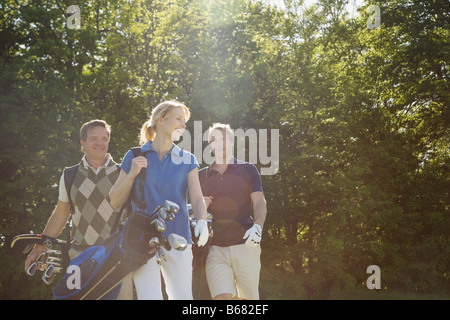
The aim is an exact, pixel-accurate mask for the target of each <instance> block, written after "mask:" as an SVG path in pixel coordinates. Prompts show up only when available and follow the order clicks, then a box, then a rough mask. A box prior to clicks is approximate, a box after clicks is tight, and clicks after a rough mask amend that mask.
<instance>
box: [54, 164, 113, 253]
mask: <svg viewBox="0 0 450 320" xmlns="http://www.w3.org/2000/svg"><path fill="white" fill-rule="evenodd" d="M107 161H108V164H107V165H105V166H102V167H99V169H100V170H99V172H98V173H97V174H96V173H95V171H94V170H93V169H92V168H90V166H89V165H88V164H87V161H86V160H85V158H83V161H81V163H80V165H79V166H78V171H77V173H76V175H75V178H74V180H73V183H72V188H71V190H70V197H71V199H72V201H73V205H74V213H73V215H72V222H73V227H72V233H71V234H72V236H71V238H72V239H73V243H72V248H73V249H75V250H76V251H83V250H85V249H87V248H88V247H90V246H94V245H98V244H100V243H101V242H103V241H104V240H105V239H106V237H107V236H108V235H109V234H110V232H111V228H112V227H113V224H114V221H115V217H116V216H115V215H114V214H113V213H114V212H115V210H114V209H113V208H112V207H111V205H110V200H109V195H108V193H109V190H110V189H111V188H112V186H113V185H114V182H115V181H116V179H117V177H118V176H119V167H118V166H117V164H116V163H115V162H114V161H113V160H112V159H111V156H110V159H108V160H107ZM62 185H64V184H61V186H62ZM66 192H67V191H66ZM60 199H61V196H60Z"/></svg>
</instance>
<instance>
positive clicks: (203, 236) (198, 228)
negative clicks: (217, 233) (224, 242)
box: [194, 219, 209, 247]
mask: <svg viewBox="0 0 450 320" xmlns="http://www.w3.org/2000/svg"><path fill="white" fill-rule="evenodd" d="M194 235H195V236H196V237H198V241H197V245H198V246H199V247H203V246H204V245H205V244H206V242H208V238H209V230H208V224H207V223H206V221H205V220H203V219H200V220H198V221H197V224H196V225H195V229H194Z"/></svg>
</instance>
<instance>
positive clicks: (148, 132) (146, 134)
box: [139, 100, 191, 145]
mask: <svg viewBox="0 0 450 320" xmlns="http://www.w3.org/2000/svg"><path fill="white" fill-rule="evenodd" d="M175 108H181V109H182V110H183V112H184V115H185V119H184V121H185V122H187V121H188V120H189V118H190V117H191V113H190V112H189V109H188V108H187V107H186V106H185V105H184V104H183V103H181V102H179V101H176V100H171V101H166V102H161V103H160V104H158V105H157V106H156V108H155V109H153V111H152V115H151V116H150V119H149V120H148V121H146V122H145V123H144V124H143V125H142V128H141V134H140V137H139V143H140V144H141V145H143V144H145V143H146V142H147V141H149V140H150V141H153V140H154V139H155V136H156V121H157V120H158V119H159V118H166V117H168V116H169V115H170V113H171V112H172V111H173V110H174V109H175Z"/></svg>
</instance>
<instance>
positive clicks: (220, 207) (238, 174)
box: [199, 158, 263, 247]
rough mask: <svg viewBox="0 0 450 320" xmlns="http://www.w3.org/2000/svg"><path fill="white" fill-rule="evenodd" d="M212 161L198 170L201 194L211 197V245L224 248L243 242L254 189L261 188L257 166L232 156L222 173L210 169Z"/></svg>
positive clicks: (250, 222) (249, 219)
mask: <svg viewBox="0 0 450 320" xmlns="http://www.w3.org/2000/svg"><path fill="white" fill-rule="evenodd" d="M213 165H214V163H213V164H211V166H209V167H205V168H203V169H201V170H200V171H199V179H200V185H201V187H202V192H203V196H213V200H212V203H211V205H210V206H209V207H208V212H210V213H211V214H212V216H213V224H212V227H213V230H214V236H213V239H212V244H213V245H217V246H221V247H227V246H232V245H237V244H243V243H245V240H244V239H242V237H243V236H244V234H245V232H246V231H247V230H248V229H249V228H251V226H252V225H253V218H252V216H251V215H252V200H251V197H250V195H251V194H252V193H253V192H257V191H261V192H263V189H262V184H261V176H260V175H259V172H258V169H256V167H255V166H254V165H253V164H251V163H248V162H243V161H239V160H236V159H235V158H232V161H231V163H229V164H228V166H227V169H226V170H225V172H224V173H223V174H220V173H219V172H217V171H215V170H213V169H212V167H213Z"/></svg>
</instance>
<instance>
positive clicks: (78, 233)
mask: <svg viewBox="0 0 450 320" xmlns="http://www.w3.org/2000/svg"><path fill="white" fill-rule="evenodd" d="M110 133H111V127H110V126H109V125H108V124H107V123H106V122H105V121H103V120H92V121H89V122H86V123H85V124H84V125H83V126H82V127H81V130H80V137H81V139H80V144H81V150H82V151H83V152H84V156H83V159H82V161H81V162H80V165H79V166H78V171H77V172H76V174H75V177H74V181H73V183H72V185H71V188H70V198H71V199H72V202H73V205H74V211H75V212H74V214H73V217H72V218H73V219H72V221H73V228H72V238H73V240H74V242H73V245H72V248H71V250H70V251H69V255H70V258H71V259H73V258H74V257H75V256H76V255H77V254H79V253H81V252H82V251H83V250H84V249H86V248H87V247H89V246H92V245H96V244H99V243H101V242H102V241H103V240H104V239H105V238H106V237H107V236H108V234H109V233H110V231H111V227H112V225H113V223H114V218H115V214H113V213H114V209H113V208H112V207H111V205H110V200H109V195H108V194H109V190H110V189H111V187H112V186H113V185H114V182H115V181H116V179H117V177H118V175H119V170H120V169H119V167H118V165H117V164H116V163H115V162H114V161H113V160H112V157H111V155H110V154H109V153H108V145H109V141H110ZM70 216H71V205H70V201H69V197H68V194H67V190H66V187H65V183H64V174H62V175H61V179H60V183H59V197H58V203H57V205H56V208H55V210H54V211H53V213H52V215H51V217H50V218H49V220H48V222H47V225H46V226H45V228H44V231H43V232H42V234H43V235H46V236H48V237H52V238H57V237H58V236H59V235H60V234H61V232H62V231H63V229H64V227H65V225H66V224H67V221H69V218H70ZM44 250H45V248H44V246H42V245H35V246H34V248H33V250H32V251H31V252H30V254H29V255H28V257H27V259H26V261H25V270H27V269H28V268H29V266H30V265H31V264H32V263H33V262H35V261H36V259H37V258H38V257H39V255H40V254H41V253H42V252H43V251H44ZM125 282H126V281H124V282H123V285H122V289H121V292H120V295H119V298H118V299H129V298H130V293H131V297H132V282H131V280H129V281H127V284H125Z"/></svg>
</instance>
